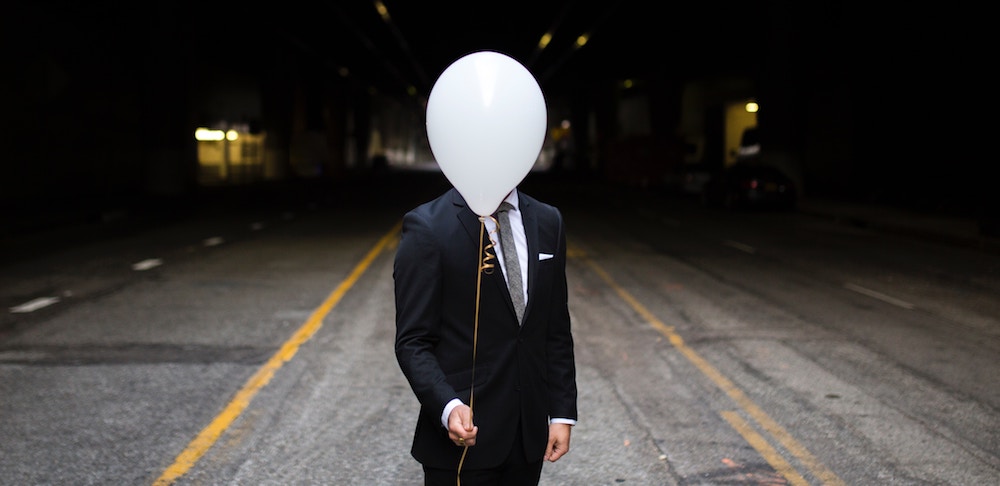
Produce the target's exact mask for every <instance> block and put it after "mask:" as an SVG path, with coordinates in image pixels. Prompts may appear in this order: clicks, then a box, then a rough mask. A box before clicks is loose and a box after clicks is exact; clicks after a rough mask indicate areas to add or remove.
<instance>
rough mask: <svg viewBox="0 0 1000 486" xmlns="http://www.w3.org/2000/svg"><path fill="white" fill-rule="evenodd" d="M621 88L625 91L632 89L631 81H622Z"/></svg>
mask: <svg viewBox="0 0 1000 486" xmlns="http://www.w3.org/2000/svg"><path fill="white" fill-rule="evenodd" d="M622 86H624V87H625V89H629V88H631V87H632V80H631V79H626V80H625V81H622Z"/></svg>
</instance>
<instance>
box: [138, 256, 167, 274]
mask: <svg viewBox="0 0 1000 486" xmlns="http://www.w3.org/2000/svg"><path fill="white" fill-rule="evenodd" d="M160 265H163V260H160V259H159V258H147V259H145V260H143V261H141V262H137V263H133V264H132V270H135V271H140V272H141V271H143V270H149V269H150V268H153V267H158V266H160Z"/></svg>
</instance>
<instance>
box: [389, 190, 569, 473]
mask: <svg viewBox="0 0 1000 486" xmlns="http://www.w3.org/2000/svg"><path fill="white" fill-rule="evenodd" d="M505 201H506V202H509V203H511V204H512V205H513V209H511V210H510V211H509V214H510V221H511V226H512V227H513V230H512V231H511V233H512V234H513V236H514V238H515V240H520V241H518V242H517V243H516V246H517V249H516V250H512V249H509V248H502V247H501V245H500V238H499V237H498V236H497V235H498V233H497V232H496V231H495V230H496V221H494V220H493V219H492V218H482V220H481V219H480V217H479V216H478V215H476V214H475V213H474V212H473V211H472V210H471V209H470V208H469V207H468V205H467V204H466V202H465V200H464V199H463V198H462V195H461V194H460V193H459V192H458V191H457V190H456V189H450V190H448V191H447V192H445V193H444V194H443V195H441V196H439V197H438V198H437V199H435V200H433V201H430V202H427V203H424V204H422V205H420V206H418V207H417V208H415V209H413V210H411V211H409V212H408V213H406V215H405V216H404V217H403V226H402V236H401V239H400V243H399V247H398V249H397V252H396V259H395V264H394V269H393V279H394V281H395V297H396V342H395V349H396V359H397V362H398V363H399V366H400V369H401V370H402V372H403V374H404V375H405V376H406V379H407V380H408V381H409V384H410V387H411V388H412V390H413V393H414V394H415V395H416V397H417V399H418V401H419V402H420V413H419V417H418V419H417V425H416V430H415V432H414V437H413V444H412V448H411V454H412V455H413V457H414V458H415V459H416V460H417V461H418V462H420V463H421V464H422V466H423V469H424V477H425V484H427V485H438V484H440V485H448V486H453V485H454V484H456V478H457V479H459V480H460V484H462V485H463V486H473V485H481V484H490V485H502V486H505V485H531V484H537V483H538V481H539V479H540V476H541V470H542V464H543V462H544V461H545V460H548V461H550V462H554V461H556V460H558V459H559V458H560V457H562V456H563V455H564V454H565V453H566V452H567V451H568V450H569V439H570V431H571V429H572V426H573V425H574V424H575V423H576V419H577V406H576V400H577V388H576V367H575V362H574V354H573V336H572V333H571V330H570V316H569V307H568V300H567V295H568V293H567V285H566V234H565V227H564V222H563V219H562V215H561V213H560V212H559V210H558V209H557V208H555V207H553V206H550V205H548V204H545V203H543V202H540V201H538V200H536V199H534V198H532V197H530V196H528V195H527V194H524V193H522V192H519V191H518V190H517V189H514V190H513V191H511V193H510V194H508V195H507V198H506V199H505ZM491 244H495V246H494V247H493V248H490V247H489V245H491ZM483 249H485V251H483ZM504 251H517V253H518V254H519V260H520V265H519V266H520V268H521V269H526V271H522V272H521V273H522V275H523V277H522V283H523V285H522V286H521V289H523V295H522V300H521V301H522V302H524V306H525V307H524V309H523V318H522V319H521V320H520V322H519V320H518V317H517V314H516V311H515V305H514V302H515V300H518V299H512V296H511V292H510V291H508V285H507V282H506V278H505V274H509V273H511V272H510V271H509V269H508V268H507V267H508V266H510V264H505V263H504V258H503V252H504ZM484 255H495V257H496V258H495V259H494V258H490V257H489V256H486V257H485V258H484ZM484 260H485V263H486V265H485V266H486V267H487V268H485V269H483V270H480V265H481V264H483V263H484ZM490 265H492V268H488V267H490ZM480 271H482V273H480ZM470 406H471V408H470Z"/></svg>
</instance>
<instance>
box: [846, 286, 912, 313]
mask: <svg viewBox="0 0 1000 486" xmlns="http://www.w3.org/2000/svg"><path fill="white" fill-rule="evenodd" d="M844 288H845V289H848V290H853V291H855V292H857V293H859V294H864V295H867V296H869V297H874V298H876V299H878V300H881V301H882V302H888V303H890V304H892V305H896V306H899V307H902V308H904V309H912V308H913V307H914V305H913V304H911V303H909V302H906V301H905V300H899V299H897V298H895V297H892V296H889V295H885V294H883V293H881V292H876V291H874V290H871V289H866V288H864V287H862V286H860V285H854V284H852V283H845V284H844Z"/></svg>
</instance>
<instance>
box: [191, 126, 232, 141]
mask: <svg viewBox="0 0 1000 486" xmlns="http://www.w3.org/2000/svg"><path fill="white" fill-rule="evenodd" d="M223 138H225V133H223V131H222V130H212V129H211V128H199V129H197V130H195V131H194V139H195V140H197V141H199V142H218V141H219V140H222V139H223Z"/></svg>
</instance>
